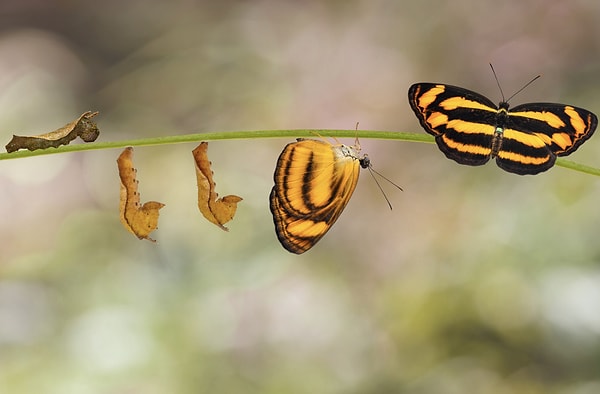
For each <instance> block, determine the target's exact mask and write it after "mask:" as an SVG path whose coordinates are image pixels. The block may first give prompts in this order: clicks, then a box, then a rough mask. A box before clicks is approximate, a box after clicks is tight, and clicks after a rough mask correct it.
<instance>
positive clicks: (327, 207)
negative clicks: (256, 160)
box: [270, 138, 370, 254]
mask: <svg viewBox="0 0 600 394" xmlns="http://www.w3.org/2000/svg"><path fill="white" fill-rule="evenodd" d="M361 167H362V168H370V160H369V157H368V156H367V155H363V156H360V145H359V144H358V141H357V143H356V144H355V145H351V146H350V145H344V144H331V143H329V142H326V141H320V140H313V139H304V138H298V139H297V141H296V142H292V143H290V144H288V145H286V147H285V148H284V149H283V151H282V152H281V154H280V156H279V159H278V160H277V167H276V168H275V174H274V176H273V178H274V180H275V186H273V189H272V190H271V195H270V208H271V213H272V214H273V221H274V222H275V232H276V233H277V238H278V239H279V242H281V245H283V247H284V248H285V249H287V250H288V251H289V252H292V253H296V254H301V253H304V252H306V251H307V250H309V249H310V248H312V247H313V246H314V245H315V244H316V243H317V242H318V241H319V240H320V239H321V238H323V236H324V235H325V234H326V233H327V231H329V229H330V228H331V226H332V225H333V224H334V223H335V221H336V220H337V219H338V218H339V217H340V214H341V213H342V211H343V210H344V208H345V207H346V205H347V204H348V201H350V197H352V193H353V192H354V189H355V188H356V184H357V182H358V175H359V173H360V168H361Z"/></svg>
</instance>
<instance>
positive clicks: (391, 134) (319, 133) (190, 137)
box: [0, 129, 600, 176]
mask: <svg viewBox="0 0 600 394" xmlns="http://www.w3.org/2000/svg"><path fill="white" fill-rule="evenodd" d="M296 137H308V138H311V137H312V138H315V137H334V138H338V137H339V138H355V137H358V138H361V139H367V138H370V139H380V140H397V141H409V142H423V143H433V142H434V140H433V137H432V136H430V135H428V134H422V133H404V132H396V131H373V130H317V129H298V130H253V131H228V132H214V133H196V134H183V135H171V136H167V137H154V138H140V139H136V140H123V141H108V142H91V143H88V144H75V145H64V146H61V147H58V148H48V149H38V150H34V151H28V150H20V151H17V152H13V153H0V160H8V159H18V158H24V157H32V156H43V155H51V154H56V153H66V152H81V151H87V150H100V149H117V148H125V147H128V146H152V145H170V144H183V143H186V142H199V141H217V140H240V139H255V138H296ZM556 165H557V166H560V167H564V168H568V169H571V170H575V171H579V172H583V173H585V174H590V175H595V176H600V169H598V168H595V167H590V166H586V165H584V164H579V163H576V162H573V161H570V160H566V159H561V158H559V159H557V160H556Z"/></svg>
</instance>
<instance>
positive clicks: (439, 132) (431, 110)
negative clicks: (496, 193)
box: [408, 83, 498, 166]
mask: <svg viewBox="0 0 600 394" xmlns="http://www.w3.org/2000/svg"><path fill="white" fill-rule="evenodd" d="M408 99H409V102H410V106H411V108H412V109H413V111H414V113H415V114H416V115H417V118H418V119H419V123H421V126H422V127H423V128H424V129H425V131H427V132H428V133H429V134H432V135H434V136H435V141H436V143H437V145H438V147H439V148H440V150H441V151H442V152H444V154H445V155H446V157H448V158H449V159H452V160H454V161H456V162H458V163H460V164H467V165H472V166H474V165H482V164H485V163H486V162H487V161H488V160H489V159H490V155H491V153H492V150H491V147H492V140H493V138H494V131H495V129H494V124H495V117H496V114H497V112H498V108H497V107H496V105H495V104H494V103H493V102H492V101H490V100H489V99H488V98H487V97H485V96H483V95H481V94H479V93H476V92H473V91H471V90H467V89H464V88H461V87H458V86H452V85H445V84H441V83H437V84H436V83H417V84H414V85H412V86H411V87H410V89H409V90H408Z"/></svg>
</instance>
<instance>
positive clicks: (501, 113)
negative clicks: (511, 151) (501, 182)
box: [491, 101, 510, 157]
mask: <svg viewBox="0 0 600 394" xmlns="http://www.w3.org/2000/svg"><path fill="white" fill-rule="evenodd" d="M509 119H510V118H509V116H508V103H507V102H506V101H502V102H500V104H498V112H497V113H496V124H495V129H494V136H493V138H492V153H491V154H492V157H496V156H498V152H500V149H502V137H503V134H504V129H505V128H506V126H507V124H508V122H509Z"/></svg>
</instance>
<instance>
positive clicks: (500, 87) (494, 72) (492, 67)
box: [490, 63, 514, 102]
mask: <svg viewBox="0 0 600 394" xmlns="http://www.w3.org/2000/svg"><path fill="white" fill-rule="evenodd" d="M490 68H491V69H492V74H494V79H495V80H496V85H498V89H500V95H501V96H502V102H506V101H508V100H510V99H508V100H504V92H503V91H502V86H500V81H498V75H496V70H494V66H492V63H490ZM513 96H514V94H513ZM511 98H512V96H511Z"/></svg>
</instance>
